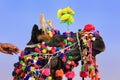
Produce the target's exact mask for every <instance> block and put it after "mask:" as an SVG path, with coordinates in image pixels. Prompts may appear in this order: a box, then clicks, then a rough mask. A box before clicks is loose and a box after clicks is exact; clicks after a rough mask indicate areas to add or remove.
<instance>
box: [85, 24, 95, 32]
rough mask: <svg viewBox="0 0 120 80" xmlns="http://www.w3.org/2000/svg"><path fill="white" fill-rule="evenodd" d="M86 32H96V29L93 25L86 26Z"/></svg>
mask: <svg viewBox="0 0 120 80" xmlns="http://www.w3.org/2000/svg"><path fill="white" fill-rule="evenodd" d="M84 30H85V31H91V30H95V27H94V26H93V25H92V24H86V25H85V27H84Z"/></svg>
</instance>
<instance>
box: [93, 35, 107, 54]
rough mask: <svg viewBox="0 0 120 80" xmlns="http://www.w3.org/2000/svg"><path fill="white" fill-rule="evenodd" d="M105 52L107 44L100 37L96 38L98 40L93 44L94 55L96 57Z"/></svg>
mask: <svg viewBox="0 0 120 80" xmlns="http://www.w3.org/2000/svg"><path fill="white" fill-rule="evenodd" d="M104 50H105V44H104V41H103V39H102V37H101V36H100V35H97V36H96V40H95V41H94V42H93V53H94V55H96V54H99V53H100V52H102V51H104Z"/></svg>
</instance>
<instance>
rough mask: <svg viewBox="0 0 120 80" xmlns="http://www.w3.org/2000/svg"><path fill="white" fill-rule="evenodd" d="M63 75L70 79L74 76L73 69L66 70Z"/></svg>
mask: <svg viewBox="0 0 120 80" xmlns="http://www.w3.org/2000/svg"><path fill="white" fill-rule="evenodd" d="M65 76H66V77H67V78H68V79H72V78H74V76H75V73H74V71H68V72H67V73H66V74H65Z"/></svg>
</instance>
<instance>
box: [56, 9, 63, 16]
mask: <svg viewBox="0 0 120 80" xmlns="http://www.w3.org/2000/svg"><path fill="white" fill-rule="evenodd" d="M62 14H63V11H62V9H59V10H58V13H57V16H58V18H60V17H61V16H62Z"/></svg>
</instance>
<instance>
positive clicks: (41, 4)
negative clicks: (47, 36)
mask: <svg viewBox="0 0 120 80" xmlns="http://www.w3.org/2000/svg"><path fill="white" fill-rule="evenodd" d="M119 3H120V1H119V0H0V42H8V43H13V44H15V45H17V46H18V47H19V48H20V50H23V49H24V48H25V46H26V43H27V42H28V41H29V40H30V36H31V29H32V27H33V25H34V24H38V25H40V24H39V15H40V14H41V13H44V14H45V16H46V19H51V20H52V21H53V23H54V25H55V27H56V28H58V29H59V30H60V31H61V32H64V31H67V28H66V27H65V25H64V24H60V21H59V19H58V18H57V10H58V9H60V8H64V7H67V6H70V7H71V8H72V9H73V10H74V11H75V16H74V17H75V22H74V23H73V24H72V25H71V26H70V27H69V29H70V30H72V31H74V32H76V31H77V30H78V29H80V28H81V29H82V28H83V26H84V25H85V24H87V23H92V24H94V25H95V27H96V29H97V30H99V31H100V34H101V36H102V37H103V39H104V41H105V44H106V50H105V51H104V52H102V53H101V54H100V55H98V56H97V59H98V64H99V69H100V73H101V74H100V75H101V78H102V80H118V79H119V76H120V69H119V68H120V62H119V61H120V58H119V56H120V53H119V50H120V47H119V45H120V33H119V30H120V27H119V26H120V5H119ZM18 56H19V54H18V55H14V56H11V55H6V54H2V53H1V54H0V78H1V79H2V80H12V76H11V72H12V70H13V64H14V63H15V62H17V61H18ZM79 71H80V67H78V68H76V69H75V72H76V75H77V76H76V77H75V78H74V80H81V78H80V77H79V75H78V74H79ZM64 80H65V78H64Z"/></svg>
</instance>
